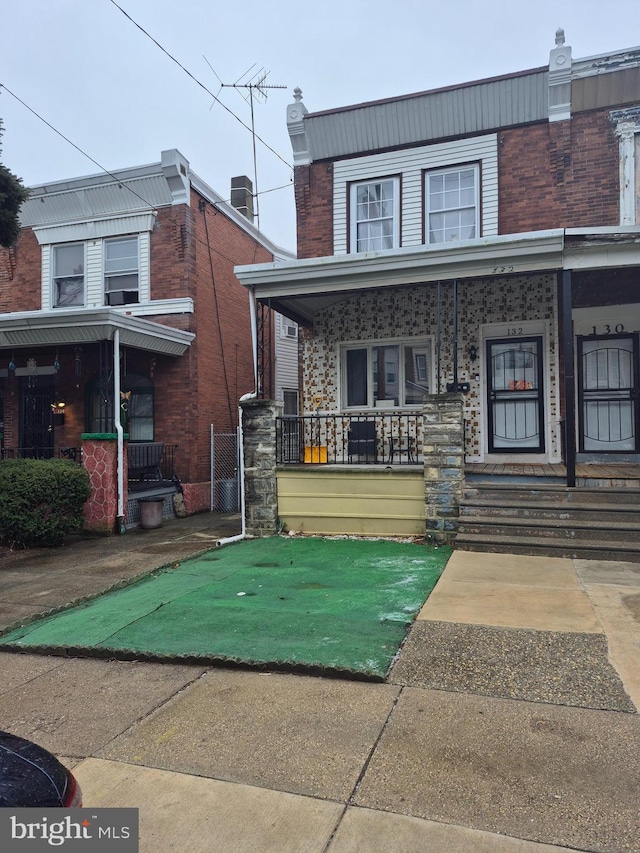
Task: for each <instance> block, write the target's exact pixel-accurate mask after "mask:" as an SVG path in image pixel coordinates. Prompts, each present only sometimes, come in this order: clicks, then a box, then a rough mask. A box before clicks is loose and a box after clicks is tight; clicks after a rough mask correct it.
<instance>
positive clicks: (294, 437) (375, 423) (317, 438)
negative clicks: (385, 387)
mask: <svg viewBox="0 0 640 853" xmlns="http://www.w3.org/2000/svg"><path fill="white" fill-rule="evenodd" d="M276 459H277V462H278V463H279V464H288V465H298V464H300V463H305V462H306V463H316V464H320V463H328V464H333V465H352V464H353V465H376V464H377V465H417V464H420V463H421V462H422V412H416V413H402V412H390V413H388V414H384V415H382V414H376V415H373V414H370V413H367V414H357V413H350V414H348V415H346V414H335V415H300V416H284V417H280V418H277V419H276Z"/></svg>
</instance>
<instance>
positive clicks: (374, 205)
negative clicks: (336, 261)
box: [350, 178, 400, 252]
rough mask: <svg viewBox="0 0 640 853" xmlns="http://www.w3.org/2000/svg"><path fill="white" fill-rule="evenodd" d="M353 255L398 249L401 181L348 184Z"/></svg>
mask: <svg viewBox="0 0 640 853" xmlns="http://www.w3.org/2000/svg"><path fill="white" fill-rule="evenodd" d="M350 211H351V214H350V215H351V226H350V247H351V251H352V252H380V251H383V250H384V249H395V248H397V247H398V246H399V245H400V179H399V178H385V179H384V180H379V181H367V182H366V183H357V184H351V189H350Z"/></svg>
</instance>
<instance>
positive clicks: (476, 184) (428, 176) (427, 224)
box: [424, 163, 481, 246]
mask: <svg viewBox="0 0 640 853" xmlns="http://www.w3.org/2000/svg"><path fill="white" fill-rule="evenodd" d="M468 171H472V172H473V176H474V179H473V195H474V199H473V205H462V204H459V205H457V206H451V207H442V208H437V209H432V206H431V199H432V190H431V181H432V179H433V178H435V177H438V176H440V175H451V174H458V175H459V174H460V173H462V172H468ZM424 187H425V190H424V195H425V203H424V208H425V220H424V231H425V234H424V241H425V243H426V244H427V245H430V246H438V245H442V244H443V243H446V242H454V241H457V240H460V239H476V238H478V237H480V236H481V235H480V195H481V193H480V167H479V165H478V163H462V164H460V165H456V166H447V167H446V168H442V169H430V170H428V171H426V172H425V179H424ZM470 209H473V211H474V223H473V227H474V229H475V234H474V236H473V237H470V238H468V237H465V238H461V237H460V236H458V237H456V238H453V239H452V240H450V241H446V240H432V239H431V217H432V216H435V215H437V214H441V213H445V214H446V213H455V212H460V211H462V210H470ZM458 227H459V228H461V227H462V226H458ZM464 227H468V226H464Z"/></svg>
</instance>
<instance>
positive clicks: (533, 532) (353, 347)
mask: <svg viewBox="0 0 640 853" xmlns="http://www.w3.org/2000/svg"><path fill="white" fill-rule="evenodd" d="M287 123H288V129H289V134H290V138H291V143H292V148H293V153H294V162H295V193H296V207H297V228H298V259H297V260H295V261H284V262H282V263H277V264H275V265H271V266H269V267H265V266H264V265H260V264H254V265H246V266H242V267H240V268H238V269H237V270H236V273H237V275H238V277H239V279H240V281H241V282H242V283H243V284H244V285H245V286H246V287H247V288H248V289H249V290H250V291H252V293H253V294H254V295H255V297H256V299H257V300H258V301H259V302H267V303H268V304H270V305H271V306H273V307H274V308H276V309H277V310H278V311H281V312H282V313H283V314H284V315H286V316H288V317H290V318H292V319H293V320H295V321H296V322H298V323H299V324H300V329H301V333H300V337H301V352H302V401H301V411H300V413H299V416H298V418H293V419H292V418H286V417H282V416H281V414H280V412H277V413H276V414H277V416H278V420H277V431H276V439H277V441H276V444H277V446H276V448H275V451H274V452H275V453H276V454H277V456H276V470H275V475H274V476H276V478H277V490H278V504H277V512H278V516H279V519H280V522H281V523H283V524H284V525H285V526H288V527H290V528H291V529H293V530H301V531H305V532H321V533H375V534H394V535H399V534H404V535H416V534H417V535H424V533H425V529H426V532H427V534H428V535H429V536H433V537H435V538H436V539H439V540H449V541H452V540H454V539H455V538H456V537H457V543H458V545H459V546H460V547H477V548H493V549H496V550H497V549H499V548H500V547H502V546H504V547H505V548H508V549H511V548H513V547H515V543H516V538H514V537H519V540H518V541H519V543H520V546H521V547H522V549H523V550H528V552H529V553H538V552H541V551H542V550H544V548H545V546H548V547H547V552H548V550H549V548H551V551H552V552H554V553H556V552H557V553H561V552H562V550H563V549H564V552H567V551H571V552H572V553H584V554H600V555H607V554H609V553H614V551H615V548H616V547H620V548H623V549H624V547H627V550H628V551H629V553H631V552H637V551H638V549H639V546H638V544H637V542H636V540H637V539H638V538H639V537H640V517H638V515H637V514H636V515H634V514H633V513H631V512H630V510H631V509H633V508H634V507H637V506H638V503H639V495H640V493H639V492H638V491H637V489H638V487H640V477H639V472H640V468H639V467H638V466H639V463H640V428H639V425H640V400H639V387H640V379H639V376H640V370H639V332H640V200H639V199H640V50H639V49H631V50H622V51H618V52H615V53H611V54H606V55H602V56H596V57H590V58H586V59H580V60H577V59H573V57H572V51H571V48H570V47H569V46H568V45H566V44H565V40H564V33H563V32H562V31H561V30H559V31H558V33H557V34H556V45H555V47H554V48H553V49H552V50H551V53H550V59H549V64H548V65H547V66H544V67H540V68H536V69H532V70H528V71H522V72H518V73H515V74H509V75H505V76H501V77H496V78H492V79H487V80H480V81H474V82H471V83H465V84H463V85H459V86H452V87H448V88H445V89H438V90H433V91H426V92H420V93H417V94H412V95H408V96H404V97H397V98H391V99H386V100H382V101H376V102H371V103H363V104H357V105H355V106H349V107H343V108H337V109H333V110H328V111H324V112H319V113H312V112H309V111H308V110H307V108H306V107H305V105H304V103H303V101H302V93H301V92H300V90H296V95H295V102H294V103H293V104H291V105H290V106H289V107H288V113H287ZM533 485H536V488H535V489H534V488H533ZM543 485H544V487H545V490H544V491H543V489H542V487H543ZM602 486H608V487H609V488H608V491H607V493H606V497H605V498H602V494H603V492H602V488H601V487H602ZM598 487H600V488H599V491H598ZM534 492H535V494H534ZM525 494H526V495H527V497H528V498H533V499H534V500H536V499H537V500H538V503H537V504H536V505H535V507H534V508H533V509H527V508H525V509H523V507H522V506H521V504H522V500H523V499H524V496H525ZM598 495H599V496H600V497H599V498H598ZM571 501H573V504H574V505H577V503H578V502H579V503H580V509H581V512H582V515H580V516H578V515H576V516H574V518H573V520H572V521H567V520H566V519H568V518H569V516H568V514H567V512H566V504H567V502H571ZM612 502H617V503H618V504H619V506H617V509H618V511H619V512H620V513H622V512H623V510H626V511H627V514H626V515H624V516H622V515H620V514H618V515H616V516H615V519H616V522H615V524H612V523H611V522H612V519H611V518H608V517H607V516H606V514H605V515H603V514H602V513H603V506H602V504H603V503H612ZM583 503H584V504H585V505H586V504H587V503H589V506H584V507H583V506H582V504H583ZM481 504H483V506H484V508H483V507H482V506H481ZM545 510H547V511H546V514H545ZM563 513H564V514H563ZM496 515H497V516H499V517H498V518H497V519H496V517H495V516H496ZM524 516H527V517H528V518H529V519H530V522H529V523H528V525H526V526H523V525H524V522H523V520H522V519H523V517H524ZM545 518H546V519H548V521H545V520H544V519H545ZM596 518H600V519H601V520H605V521H607V522H608V527H609V529H608V532H607V531H605V532H602V531H601V530H598V532H597V533H596V534H595V535H593V531H594V529H595V527H594V519H596ZM531 519H533V520H531ZM562 519H564V520H562ZM621 519H623V521H624V523H622V521H621ZM617 525H620V526H619V527H618V526H617ZM614 528H615V529H614ZM589 531H591V534H592V539H593V541H586V540H588V539H589ZM581 538H584V539H585V542H583V543H581V542H579V541H574V540H580V539H581ZM603 538H604V539H612V540H613V539H615V540H616V542H617V544H616V545H615V546H614V544H611V547H609V546H610V543H608V542H607V543H605V544H604V545H603V544H602V541H603ZM625 542H626V543H627V545H626V546H625ZM634 543H635V544H634ZM554 548H555V549H556V550H555V551H554V550H553V549H554Z"/></svg>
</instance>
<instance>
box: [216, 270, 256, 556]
mask: <svg viewBox="0 0 640 853" xmlns="http://www.w3.org/2000/svg"><path fill="white" fill-rule="evenodd" d="M249 312H250V314H251V345H252V347H253V378H254V385H255V388H256V389H257V388H258V320H257V311H256V294H255V289H254V288H253V287H252V288H251V289H250V291H249ZM257 396H258V392H257V390H256V391H251V392H250V393H249V394H245V395H244V396H243V397H240V402H241V403H242V402H243V401H244V400H253V399H254V398H255V397H257ZM238 456H239V464H238V476H239V477H240V513H241V515H242V532H241V533H239V534H237V535H236V536H227V537H226V538H224V539H218V541H217V542H216V547H218V548H220V547H222V546H223V545H229V544H230V543H231V542H239V541H240V540H241V539H245V538H246V535H247V521H246V517H245V512H246V505H245V494H244V432H243V430H242V406H238Z"/></svg>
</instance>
